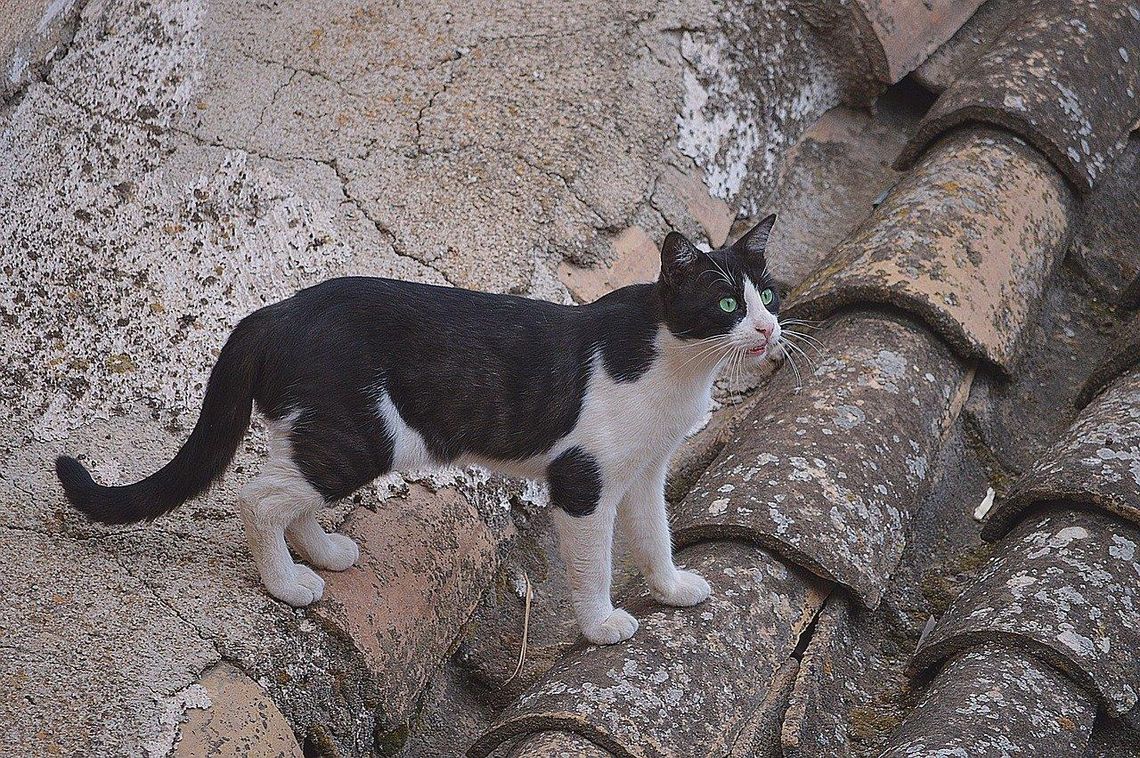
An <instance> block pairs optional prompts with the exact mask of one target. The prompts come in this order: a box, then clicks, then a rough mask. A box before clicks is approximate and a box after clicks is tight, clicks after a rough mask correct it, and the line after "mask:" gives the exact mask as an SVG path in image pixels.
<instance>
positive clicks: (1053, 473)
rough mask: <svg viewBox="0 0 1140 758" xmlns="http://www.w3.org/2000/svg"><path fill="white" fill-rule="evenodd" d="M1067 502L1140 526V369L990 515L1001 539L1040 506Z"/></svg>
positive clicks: (992, 533)
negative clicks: (1104, 512) (1122, 518)
mask: <svg viewBox="0 0 1140 758" xmlns="http://www.w3.org/2000/svg"><path fill="white" fill-rule="evenodd" d="M1061 500H1068V501H1071V502H1073V503H1077V504H1087V505H1092V506H1096V507H1098V508H1103V509H1105V510H1107V511H1110V512H1112V513H1115V514H1117V515H1119V516H1122V517H1124V518H1126V519H1129V520H1131V521H1133V522H1135V523H1137V524H1140V369H1133V370H1132V371H1130V372H1129V373H1127V374H1125V375H1123V376H1122V377H1120V378H1119V379H1118V380H1117V381H1115V382H1114V383H1113V384H1112V385H1110V386H1109V388H1108V389H1106V390H1105V391H1104V392H1103V393H1102V394H1101V395H1099V396H1098V397H1097V398H1096V400H1094V401H1093V402H1092V403H1091V404H1090V405H1089V406H1087V407H1086V408H1085V409H1084V410H1083V411H1082V412H1081V414H1080V415H1079V416H1078V417H1077V420H1076V422H1075V423H1074V424H1073V425H1072V426H1071V427H1070V428H1069V430H1068V431H1067V432H1066V433H1065V434H1064V435H1063V436H1062V437H1061V438H1060V439H1059V440H1058V441H1057V442H1056V443H1055V444H1053V445H1052V446H1051V447H1050V448H1049V449H1048V450H1047V451H1046V452H1045V453H1044V454H1042V455H1041V456H1040V458H1039V460H1038V461H1037V463H1036V465H1034V466H1033V468H1032V469H1031V470H1030V471H1029V472H1028V473H1026V474H1025V476H1024V477H1022V478H1021V479H1020V480H1019V481H1018V482H1017V484H1016V485H1015V486H1014V490H1013V492H1012V493H1011V495H1010V497H1009V498H1008V499H1007V500H1005V501H1003V502H1001V503H999V504H998V505H997V506H996V507H995V508H994V510H993V511H992V512H991V513H990V516H989V519H988V520H987V521H986V524H985V527H984V528H983V530H982V536H983V537H985V538H986V539H997V538H998V537H1000V536H1001V535H1002V534H1004V533H1005V532H1006V531H1008V530H1009V529H1010V527H1012V526H1013V524H1014V523H1016V522H1017V520H1018V518H1019V517H1020V516H1021V514H1022V513H1023V512H1024V511H1025V510H1026V509H1027V508H1029V507H1031V506H1033V505H1034V504H1035V503H1039V502H1051V501H1061Z"/></svg>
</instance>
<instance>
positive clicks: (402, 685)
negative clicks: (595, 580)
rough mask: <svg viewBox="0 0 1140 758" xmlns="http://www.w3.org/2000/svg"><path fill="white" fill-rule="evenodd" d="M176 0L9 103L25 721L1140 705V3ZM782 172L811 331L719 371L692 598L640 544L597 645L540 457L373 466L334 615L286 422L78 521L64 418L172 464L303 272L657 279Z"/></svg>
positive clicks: (166, 735) (87, 36)
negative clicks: (339, 4) (309, 599)
mask: <svg viewBox="0 0 1140 758" xmlns="http://www.w3.org/2000/svg"><path fill="white" fill-rule="evenodd" d="M25 5H26V4H22V5H21V12H22V15H21V17H23V16H24V15H28V14H27V13H23V11H25V10H26V7H25ZM524 5H525V4H524ZM919 6H921V7H919ZM1134 6H1135V7H1134ZM148 9H149V10H148V13H146V14H139V13H136V12H134V8H133V6H130V5H128V4H125V3H118V2H107V3H98V4H90V5H85V6H76V7H75V8H74V9H73V10H71V11H68V14H70V15H69V16H68V17H67V19H65V20H63V21H61V20H60V19H54V20H53V21H52V23H53V24H54V25H55V26H53V27H52V28H53V30H54V31H52V34H51V35H50V36H51V39H52V40H56V39H58V38H59V35H61V34H62V35H63V38H64V41H63V42H62V43H61V45H62V47H61V49H58V50H55V51H54V52H51V53H50V54H48V52H47V51H46V50H42V51H38V52H37V53H36V55H37V56H38V57H39V58H41V59H42V60H45V61H47V62H46V63H45V64H44V65H43V66H42V67H41V68H42V70H40V69H36V70H31V69H29V70H28V71H24V70H23V69H21V73H20V76H21V77H22V78H21V79H19V84H18V85H17V86H18V89H16V90H14V91H13V92H12V93H11V94H9V95H7V96H6V97H7V99H6V100H5V102H4V107H3V110H2V111H0V121H2V122H3V128H2V130H0V135H2V136H0V155H2V156H3V158H4V160H2V161H0V209H3V213H0V231H2V234H0V239H3V240H4V243H3V244H4V248H3V250H4V252H3V259H4V268H3V274H2V276H3V277H4V278H5V282H6V286H5V287H4V288H2V289H0V292H3V294H2V295H0V318H2V319H3V320H4V323H5V329H6V338H5V339H6V348H8V349H7V350H6V355H5V365H4V367H3V369H2V370H3V374H4V377H5V379H6V380H8V381H5V382H4V383H2V384H0V392H2V393H3V397H4V399H5V403H4V404H3V410H2V411H0V421H2V422H3V423H2V424H0V429H2V431H0V460H2V461H3V466H0V540H2V541H3V542H4V548H5V550H4V554H5V555H6V556H8V558H7V559H6V561H5V571H4V580H3V581H4V587H5V596H6V597H7V598H9V602H8V606H7V607H6V609H5V611H4V612H3V616H2V617H0V646H2V647H4V649H5V650H6V651H8V653H7V654H6V655H5V658H4V662H3V663H0V682H3V683H4V684H5V691H6V692H7V693H8V695H7V697H6V699H5V700H4V701H3V705H0V723H4V724H5V725H6V726H5V729H6V730H7V731H6V733H5V737H6V739H7V742H8V743H9V744H10V745H12V746H13V748H12V749H13V750H16V751H17V752H22V753H26V754H32V755H36V754H43V753H48V752H50V751H52V750H62V751H65V752H79V753H85V752H86V753H100V752H103V753H129V754H143V753H149V754H155V755H163V754H167V753H169V752H177V753H178V754H179V755H184V756H192V755H207V754H210V755H213V754H222V755H249V754H259V755H301V754H304V755H328V756H331V755H337V756H342V755H343V756H357V755H369V754H382V755H404V756H420V755H457V754H462V753H467V752H468V751H469V754H471V755H513V756H590V757H591V758H600V756H605V755H617V756H691V755H730V756H776V755H783V756H821V757H822V756H841V755H853V756H869V755H880V754H882V755H886V756H896V755H898V756H901V755H908V756H913V755H939V754H954V753H953V751H958V752H959V753H961V752H963V751H964V752H965V753H966V754H970V755H974V754H991V753H992V754H1006V753H1008V754H1024V755H1046V754H1047V755H1051V756H1052V755H1056V756H1094V755H1098V756H1099V755H1112V754H1114V753H1113V751H1114V750H1115V751H1121V752H1118V753H1115V754H1124V752H1123V751H1126V750H1128V749H1129V748H1128V746H1129V745H1132V746H1134V745H1135V744H1137V740H1138V739H1140V735H1138V730H1140V721H1138V716H1137V714H1140V709H1138V708H1137V704H1136V701H1137V693H1140V671H1138V670H1137V668H1136V662H1135V656H1133V655H1132V652H1133V651H1134V650H1135V649H1136V647H1137V642H1138V640H1137V639H1136V634H1137V630H1138V629H1140V618H1137V613H1140V611H1138V606H1137V604H1136V602H1135V601H1136V597H1135V593H1136V590H1135V588H1136V586H1137V577H1138V576H1140V555H1137V554H1136V551H1135V548H1136V545H1137V543H1138V542H1140V533H1138V531H1140V516H1138V514H1140V500H1137V493H1138V492H1140V417H1137V409H1138V408H1140V368H1138V366H1137V356H1138V355H1140V350H1138V348H1137V343H1136V341H1135V340H1136V337H1135V335H1136V333H1137V330H1136V327H1137V325H1138V321H1137V319H1140V315H1138V314H1137V312H1136V311H1135V310H1134V309H1135V308H1136V306H1137V305H1138V304H1140V268H1138V266H1137V261H1138V260H1140V256H1138V255H1137V249H1138V248H1140V229H1138V227H1137V225H1136V221H1135V220H1136V219H1137V218H1140V196H1138V195H1137V192H1136V187H1138V186H1140V168H1138V162H1137V156H1140V136H1138V135H1135V134H1132V130H1133V128H1134V127H1135V125H1136V123H1137V118H1138V117H1140V105H1138V101H1137V97H1136V92H1137V89H1138V88H1140V68H1138V67H1137V66H1136V65H1135V63H1136V61H1137V60H1140V6H1136V4H1135V3H1131V2H1130V1H1129V0H1125V2H1122V3H1112V4H1109V3H1094V2H1078V3H1074V2H1065V1H1063V0H989V2H986V3H984V4H983V3H978V2H966V3H962V2H950V1H949V0H947V1H946V2H941V1H940V0H932V2H928V3H925V4H914V3H909V2H890V1H889V0H855V1H854V2H842V3H841V2H830V1H827V0H790V1H789V2H787V3H784V2H761V3H758V4H747V3H737V2H729V3H727V4H724V5H723V6H722V5H713V4H711V3H708V2H699V1H698V0H684V1H683V2H680V1H679V2H677V3H671V4H668V5H666V6H661V5H660V4H654V3H636V2H630V3H628V4H623V5H622V6H621V7H619V8H615V7H604V8H603V7H602V5H599V4H591V3H553V4H545V3H543V4H538V5H533V6H532V5H526V7H523V6H519V7H502V8H500V7H497V6H496V7H494V8H492V7H491V6H489V5H488V6H485V7H484V6H483V5H481V4H479V3H476V4H474V5H472V6H471V7H469V8H464V9H458V8H456V9H452V10H451V11H449V13H447V14H443V13H440V12H439V9H438V8H436V7H435V6H434V4H431V3H427V4H421V5H420V6H411V7H403V6H401V7H399V8H395V7H390V6H389V5H386V4H379V5H376V6H369V7H368V8H365V9H358V10H354V11H351V12H349V11H346V10H344V9H341V8H336V7H331V6H330V7H327V8H325V7H323V6H322V7H321V8H319V9H316V10H313V9H306V10H304V12H297V11H295V10H290V9H287V8H279V7H277V6H272V7H270V6H265V7H262V6H257V7H253V6H248V4H241V3H233V4H230V3H216V4H213V5H211V6H210V7H209V8H203V7H200V6H199V4H197V3H195V2H192V1H191V0H154V2H152V3H150V4H149V5H148ZM56 10H58V9H56ZM975 10H977V13H974V11H975ZM54 12H55V11H53V13H54ZM33 15H34V14H33ZM60 29H63V30H64V31H62V32H61V31H59V30H60ZM248 29H257V30H259V31H258V33H257V34H256V35H252V36H251V35H248V34H247V33H246V31H245V30H248ZM36 39H38V37H34V35H33V36H29V37H28V40H27V44H40V43H37V42H35V40H36ZM42 44H48V43H42ZM51 44H53V45H54V44H55V42H52V43H51ZM25 47H26V45H25ZM22 49H23V48H21V50H22ZM21 54H22V55H23V54H24V53H21ZM25 57H26V56H25ZM916 68H917V71H916V72H915V73H914V74H913V75H911V76H910V77H909V78H907V77H908V74H909V73H910V72H912V71H914V70H915V69H916ZM14 81H15V80H14ZM924 88H925V89H924ZM935 94H937V97H935ZM769 211H776V212H777V213H778V214H779V223H778V225H777V227H776V230H775V233H774V236H773V240H772V245H771V248H770V256H771V260H770V268H771V270H772V272H773V274H774V276H775V277H776V279H777V280H778V282H779V283H780V285H781V286H782V287H784V288H786V289H787V290H789V291H790V292H789V294H788V297H787V298H786V302H787V304H788V310H787V316H788V317H789V318H800V319H803V320H804V321H807V322H810V323H813V324H814V325H815V326H814V327H813V329H812V331H811V336H812V337H813V338H814V339H815V340H817V341H818V348H817V349H815V350H813V351H810V353H811V354H810V358H811V361H812V366H810V367H805V366H802V365H800V366H798V367H797V369H798V372H797V371H793V370H791V367H788V368H785V369H784V370H781V371H779V372H777V373H775V374H773V375H771V376H750V377H744V378H743V379H735V380H733V381H725V382H723V383H722V384H721V385H720V386H719V387H718V391H717V396H716V398H717V406H718V407H717V408H716V409H715V411H714V413H713V415H712V418H711V420H710V421H709V423H708V425H707V426H706V427H705V428H704V429H703V430H701V431H700V432H698V433H697V434H695V435H694V436H693V437H692V438H691V439H690V440H688V441H687V442H686V444H685V446H684V448H683V449H682V450H681V451H680V453H679V454H678V457H677V459H676V460H675V461H674V464H673V468H672V473H671V477H670V482H669V486H668V489H667V493H668V497H669V500H670V503H671V509H672V518H673V525H674V530H675V534H676V539H677V560H678V562H679V563H680V564H682V565H685V566H688V567H692V568H697V569H699V570H700V571H701V572H702V573H703V574H704V575H705V576H706V577H707V578H708V579H709V581H710V583H711V584H712V586H713V595H712V597H711V598H710V600H709V601H708V602H707V603H705V604H703V605H701V606H699V607H696V608H693V609H671V608H664V607H661V606H659V605H657V604H655V603H653V602H651V600H650V599H649V598H648V596H647V594H646V592H645V588H644V586H643V584H642V583H641V581H640V580H639V578H638V577H637V576H636V574H635V572H634V571H632V569H631V568H630V567H629V566H626V565H624V564H621V565H619V566H618V567H617V571H616V576H615V587H616V592H617V593H618V595H619V596H620V597H622V598H624V600H623V602H624V603H626V605H627V607H629V608H631V609H632V610H633V611H634V613H635V614H636V615H637V616H638V618H639V619H640V621H641V627H640V629H639V631H638V632H637V634H636V635H635V636H634V637H633V638H632V639H631V640H630V641H628V642H626V643H624V644H622V645H618V646H611V647H603V648H599V647H594V646H589V645H586V644H585V643H584V642H583V641H582V640H581V639H580V638H579V637H578V634H577V631H576V629H575V627H574V625H573V622H572V620H571V618H570V615H569V614H568V613H566V611H565V608H566V607H567V604H568V598H567V591H566V588H565V586H564V583H563V579H562V568H561V565H560V563H559V558H558V556H557V551H555V550H553V534H552V533H551V530H550V529H549V513H548V510H547V509H546V507H545V505H544V502H543V498H542V495H541V492H540V491H539V490H538V488H536V487H534V486H533V485H529V484H527V483H524V482H517V481H507V480H502V479H497V478H490V477H488V476H486V475H485V474H483V473H481V472H479V471H467V472H458V471H457V472H445V473H443V474H439V475H435V476H431V477H428V476H420V475H416V474H412V473H409V474H408V475H407V476H392V477H388V478H386V479H385V480H384V481H382V482H380V483H378V485H377V487H375V488H372V489H367V490H364V491H362V492H361V493H358V495H356V496H354V498H353V499H351V500H349V501H346V502H344V503H341V504H338V505H337V506H336V507H335V508H332V509H330V510H329V512H328V513H327V514H325V515H324V516H323V518H324V519H325V522H326V526H336V527H337V528H339V529H341V530H342V531H345V532H346V533H349V534H352V535H353V536H354V537H355V538H356V539H357V540H358V541H359V542H360V544H361V548H362V560H361V565H360V566H358V567H356V568H354V569H352V570H350V571H348V572H345V573H342V574H335V575H334V574H326V580H327V582H328V584H327V590H326V597H325V599H324V600H323V601H322V602H321V603H319V604H318V605H316V606H315V607H313V608H310V609H303V610H293V609H290V608H286V607H284V606H283V605H281V604H280V603H277V602H276V601H274V600H272V599H270V598H268V597H267V596H265V595H264V593H263V592H261V591H260V589H259V588H258V584H257V579H256V573H255V572H254V569H253V566H252V562H251V561H250V559H249V557H248V554H247V551H246V550H245V548H244V546H243V544H242V536H241V529H240V524H239V521H238V519H237V517H236V515H235V514H234V513H233V512H232V508H231V507H230V501H231V500H232V499H233V497H234V494H235V492H236V489H237V488H238V487H239V486H240V484H241V482H242V481H244V479H245V478H247V477H248V476H249V475H250V472H251V470H252V469H253V468H254V465H253V464H252V462H253V461H255V460H256V456H257V455H258V454H260V452H261V447H262V446H263V444H264V443H263V437H262V434H261V430H260V429H257V428H255V429H254V433H253V434H252V435H251V436H250V439H249V440H248V441H247V444H246V446H245V449H244V450H243V451H241V453H240V456H241V457H240V459H239V465H238V466H237V467H235V469H234V470H233V471H232V472H231V474H230V475H228V477H227V480H226V482H225V483H223V484H222V485H221V486H220V487H219V488H218V489H217V490H216V491H215V492H213V493H211V494H210V495H209V496H208V497H206V498H204V499H202V500H200V501H197V502H195V503H192V504H189V505H188V506H186V507H185V508H183V509H182V510H180V511H179V512H177V513H175V514H173V515H171V516H170V517H168V518H165V519H163V520H160V521H158V522H155V523H154V524H150V525H141V526H138V527H133V528H130V529H127V530H113V529H104V528H102V527H94V526H91V525H88V524H85V523H83V522H81V521H80V520H79V519H78V518H76V517H75V516H74V515H73V514H71V513H70V512H68V511H67V509H65V508H64V507H63V502H62V497H61V495H60V494H59V493H58V492H57V491H56V489H55V488H54V485H53V483H52V482H51V481H50V480H49V479H48V473H49V470H50V467H49V466H48V463H47V462H48V461H49V460H50V459H51V457H52V456H53V455H54V454H56V453H57V452H59V449H60V447H61V446H63V445H66V446H67V447H69V448H75V449H76V450H78V451H81V452H86V454H87V460H88V462H89V463H90V464H91V465H92V466H93V468H94V470H95V471H96V473H97V475H98V476H99V477H101V478H104V479H108V480H110V479H117V478H124V479H125V478H130V477H131V476H132V475H136V474H139V473H141V472H143V471H146V470H149V469H153V468H154V467H155V466H156V465H157V464H158V463H159V462H161V461H162V460H164V459H165V458H166V457H168V456H169V454H170V452H171V451H172V450H173V449H174V448H175V447H176V446H177V444H178V442H179V440H180V437H181V436H182V434H183V433H184V430H185V429H186V428H187V427H188V425H189V424H190V423H192V421H193V409H194V406H195V403H196V402H197V396H198V394H199V393H200V389H201V387H200V385H201V382H202V381H203V377H204V371H205V368H206V367H205V366H203V365H201V364H202V363H203V361H202V356H204V355H209V354H210V351H211V350H214V349H216V348H217V347H218V346H219V345H220V337H219V335H221V334H224V333H225V331H226V329H228V328H229V327H230V326H231V325H232V323H233V322H234V321H235V320H236V319H237V318H238V317H240V316H241V315H242V314H243V313H244V312H245V311H247V310H249V309H250V308H251V307H254V306H256V305H257V304H260V303H261V302H265V301H268V300H272V299H276V298H277V297H280V296H281V295H283V294H286V293H287V292H289V291H291V290H292V289H294V288H296V287H298V286H303V285H304V284H308V283H311V282H313V281H316V280H319V279H322V278H326V277H328V276H332V275H336V274H340V273H347V272H354V273H369V274H385V275H396V276H401V277H405V278H409V279H416V280H422V281H435V282H451V283H454V284H458V285H463V286H470V287H477V288H484V289H492V290H496V291H513V292H522V293H526V294H529V295H532V296H542V297H547V298H551V299H558V300H562V301H573V300H578V301H582V300H588V299H590V298H592V297H594V296H596V295H597V294H599V293H602V292H605V291H607V290H608V289H611V288H613V287H616V286H620V285H622V284H625V283H628V282H630V281H636V280H640V279H646V278H650V277H652V276H653V275H654V273H655V265H656V258H657V253H656V249H655V244H654V240H657V239H660V238H661V237H662V236H663V233H664V232H665V230H667V229H670V228H678V229H681V230H683V231H685V232H686V233H688V234H690V235H692V236H694V237H697V238H699V239H703V240H706V241H708V242H709V243H710V244H718V243H720V242H722V241H723V240H724V239H725V238H726V237H729V236H731V234H732V233H734V232H738V231H739V230H740V229H741V228H744V227H745V225H747V224H748V223H750V221H751V220H752V219H754V218H756V217H759V216H761V215H764V214H766V213H768V212H769ZM8 335H11V336H8ZM804 369H808V370H804ZM619 548H620V546H619ZM619 552H620V550H619ZM528 596H529V598H530V600H529V611H528V602H527V598H528ZM524 630H525V635H526V643H527V644H526V649H527V654H526V655H525V657H524V658H523V659H522V662H521V664H520V658H519V651H520V648H522V646H523V638H524Z"/></svg>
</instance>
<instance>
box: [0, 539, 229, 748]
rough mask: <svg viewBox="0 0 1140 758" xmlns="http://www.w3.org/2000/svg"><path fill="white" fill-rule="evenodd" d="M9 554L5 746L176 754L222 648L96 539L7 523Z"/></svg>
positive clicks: (3, 631) (2, 645)
mask: <svg viewBox="0 0 1140 758" xmlns="http://www.w3.org/2000/svg"><path fill="white" fill-rule="evenodd" d="M0 551H2V554H3V555H5V556H7V557H6V558H5V561H4V571H3V572H2V573H0V594H2V595H3V597H4V603H3V605H2V607H0V649H2V650H3V651H4V665H3V668H2V669H0V689H2V690H3V692H4V699H3V700H2V701H0V702H2V703H3V704H4V706H3V707H4V708H5V711H6V715H5V717H4V720H3V727H2V729H3V737H4V742H5V746H6V748H5V749H6V750H7V751H9V752H10V753H11V754H12V755H29V756H32V755H50V754H52V753H53V752H60V753H63V754H67V755H72V754H79V755H107V754H116V753H120V754H122V753H125V754H129V755H163V754H165V753H166V752H167V751H169V750H170V748H171V746H172V745H173V744H174V739H175V735H176V731H177V728H178V722H179V721H180V720H181V717H182V711H183V709H185V708H186V707H187V706H188V705H193V704H201V703H203V702H205V701H204V697H205V694H206V691H205V690H204V689H203V687H202V686H201V685H200V684H198V683H197V679H198V673H199V672H200V671H201V670H203V669H205V668H206V667H207V666H210V665H212V664H214V663H216V662H217V661H218V659H219V657H220V655H219V653H218V650H217V648H216V647H215V645H214V644H213V643H212V642H211V641H210V640H208V639H205V638H203V636H202V635H201V634H200V633H199V632H198V630H197V629H196V628H195V627H194V626H193V625H192V624H190V623H189V622H187V621H185V620H184V619H182V618H181V617H180V616H179V614H178V613H177V611H176V610H175V609H173V608H171V607H170V606H169V605H168V604H167V603H166V602H165V601H164V599H163V598H162V597H160V596H158V595H157V594H156V593H155V592H153V591H152V590H151V589H150V587H148V586H147V585H146V584H145V583H144V582H142V581H140V580H139V579H138V578H136V577H135V576H132V575H131V573H130V572H129V571H127V569H126V568H124V567H123V565H121V564H120V563H119V562H118V560H116V559H115V558H114V557H112V556H110V555H108V554H107V553H106V552H105V551H104V550H103V549H102V547H101V546H100V545H99V544H98V543H96V542H94V541H79V540H73V539H68V538H66V537H60V536H51V535H46V534H42V533H39V532H35V531H31V530H22V529H3V530H0ZM61 552H66V554H67V555H68V558H69V560H68V561H66V562H61V561H60V560H59V559H58V557H57V556H58V555H59V554H60V553H61ZM13 558H18V560H13ZM170 649H173V650H177V651H178V654H177V655H168V654H167V652H166V651H167V650H170ZM92 661H97V662H98V661H102V662H103V664H104V665H100V666H94V665H92ZM90 692H98V693H99V697H98V698H90V699H89V698H88V697H87V693H90Z"/></svg>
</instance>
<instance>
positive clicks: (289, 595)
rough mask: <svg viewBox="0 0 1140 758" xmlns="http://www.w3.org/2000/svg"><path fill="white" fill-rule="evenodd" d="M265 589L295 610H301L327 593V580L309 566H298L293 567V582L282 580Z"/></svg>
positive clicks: (268, 584) (267, 585)
mask: <svg viewBox="0 0 1140 758" xmlns="http://www.w3.org/2000/svg"><path fill="white" fill-rule="evenodd" d="M265 589H266V590H268V591H269V594H270V595H272V596H273V597H275V598H277V599H278V600H281V601H284V602H286V603H288V604H289V605H291V606H293V607H294V608H300V607H301V606H304V605H309V604H310V603H315V602H316V601H318V600H320V599H321V595H323V594H324V593H325V580H324V579H321V577H320V576H318V575H317V572H316V571H313V570H312V569H311V568H309V567H308V566H301V565H299V564H297V565H294V566H293V577H292V580H291V581H290V580H287V579H281V580H279V581H275V582H273V583H271V584H270V583H266V585H265Z"/></svg>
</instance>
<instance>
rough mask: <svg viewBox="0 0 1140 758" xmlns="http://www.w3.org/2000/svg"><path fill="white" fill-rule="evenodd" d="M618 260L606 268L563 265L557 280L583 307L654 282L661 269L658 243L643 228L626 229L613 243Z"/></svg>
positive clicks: (560, 266) (560, 265) (559, 269)
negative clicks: (622, 289) (630, 286)
mask: <svg viewBox="0 0 1140 758" xmlns="http://www.w3.org/2000/svg"><path fill="white" fill-rule="evenodd" d="M613 246H614V254H615V257H614V259H613V261H612V262H611V263H608V264H606V265H604V266H593V267H584V266H577V265H575V264H573V263H570V262H569V261H563V262H562V263H561V264H559V266H558V278H559V279H561V280H562V283H563V284H565V285H566V288H567V289H569V290H570V293H571V294H572V295H573V296H574V299H575V300H577V301H578V302H580V303H592V302H593V301H595V300H597V299H598V298H599V297H601V296H602V295H605V294H606V293H608V292H612V291H613V290H615V289H617V288H618V287H624V286H626V285H627V284H637V283H639V282H655V281H657V274H658V272H659V271H660V269H661V254H660V253H659V252H658V247H657V243H656V242H654V241H653V240H652V239H650V237H649V235H648V234H646V233H645V230H644V229H642V228H641V227H640V226H631V227H629V228H628V229H625V230H623V231H622V232H621V234H619V235H618V236H617V237H616V238H615V239H614V243H613Z"/></svg>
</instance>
